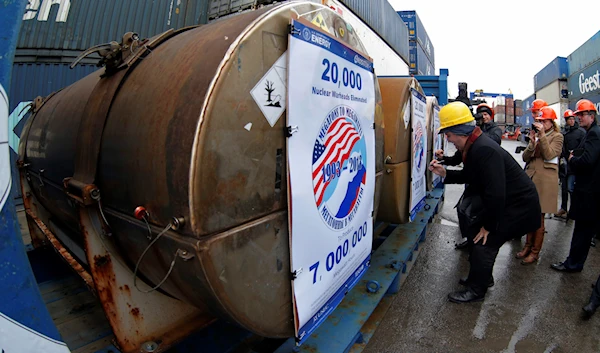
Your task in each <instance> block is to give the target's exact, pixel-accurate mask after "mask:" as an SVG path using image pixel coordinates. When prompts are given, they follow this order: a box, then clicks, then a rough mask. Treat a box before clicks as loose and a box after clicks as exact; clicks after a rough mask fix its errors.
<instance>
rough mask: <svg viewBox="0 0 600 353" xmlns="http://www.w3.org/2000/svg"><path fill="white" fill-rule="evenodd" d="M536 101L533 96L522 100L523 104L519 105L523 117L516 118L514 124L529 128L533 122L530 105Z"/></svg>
mask: <svg viewBox="0 0 600 353" xmlns="http://www.w3.org/2000/svg"><path fill="white" fill-rule="evenodd" d="M535 99H536V97H535V94H532V95H531V96H529V97H527V98H525V99H523V103H522V104H521V109H522V110H523V115H521V116H520V117H517V118H516V123H517V124H518V125H521V126H526V127H527V126H530V125H531V123H532V122H533V117H532V116H531V110H529V109H530V108H531V105H532V104H533V101H534V100H535Z"/></svg>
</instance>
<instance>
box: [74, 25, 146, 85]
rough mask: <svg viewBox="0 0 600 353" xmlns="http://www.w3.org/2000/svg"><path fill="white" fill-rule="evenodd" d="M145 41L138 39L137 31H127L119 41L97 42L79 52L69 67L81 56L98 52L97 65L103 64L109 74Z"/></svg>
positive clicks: (81, 57) (76, 62)
mask: <svg viewBox="0 0 600 353" xmlns="http://www.w3.org/2000/svg"><path fill="white" fill-rule="evenodd" d="M143 43H145V41H140V38H139V36H138V34H137V33H134V32H127V33H125V34H124V35H123V39H122V41H121V43H117V42H116V41H112V42H110V43H105V44H99V45H96V46H93V47H91V48H89V49H88V50H86V51H84V52H83V53H81V54H80V55H79V56H78V57H77V58H75V60H74V61H73V63H71V66H70V67H71V69H72V68H74V67H75V65H77V64H78V63H79V62H80V61H81V60H83V58H85V57H86V56H89V55H91V54H93V53H96V52H97V53H98V54H99V55H100V56H101V57H102V58H101V59H100V61H99V62H98V64H97V66H105V67H106V74H107V75H110V74H112V73H114V72H115V71H117V70H118V69H119V67H120V66H121V64H123V62H124V61H125V60H126V59H127V58H128V57H129V56H131V55H132V54H134V53H135V51H136V50H137V49H138V48H139V47H140V46H141V45H142V44H143Z"/></svg>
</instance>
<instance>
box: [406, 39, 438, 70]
mask: <svg viewBox="0 0 600 353" xmlns="http://www.w3.org/2000/svg"><path fill="white" fill-rule="evenodd" d="M409 47H410V51H409V53H410V56H409V73H411V74H413V75H427V76H433V75H435V65H433V63H432V62H430V61H429V58H428V57H427V55H425V51H424V50H423V48H422V47H421V45H420V44H419V43H417V42H415V41H412V40H411V41H409Z"/></svg>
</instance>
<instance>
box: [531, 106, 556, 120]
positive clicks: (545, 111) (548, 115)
mask: <svg viewBox="0 0 600 353" xmlns="http://www.w3.org/2000/svg"><path fill="white" fill-rule="evenodd" d="M535 118H536V119H538V120H556V112H555V111H554V109H552V108H550V107H542V108H541V109H540V115H539V116H536V117H535Z"/></svg>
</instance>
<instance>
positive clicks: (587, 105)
mask: <svg viewBox="0 0 600 353" xmlns="http://www.w3.org/2000/svg"><path fill="white" fill-rule="evenodd" d="M575 109H576V110H575V114H579V113H583V112H587V111H593V112H596V113H598V110H597V109H596V105H594V103H592V101H590V100H589V99H580V100H579V101H578V102H577V104H576V105H575Z"/></svg>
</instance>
